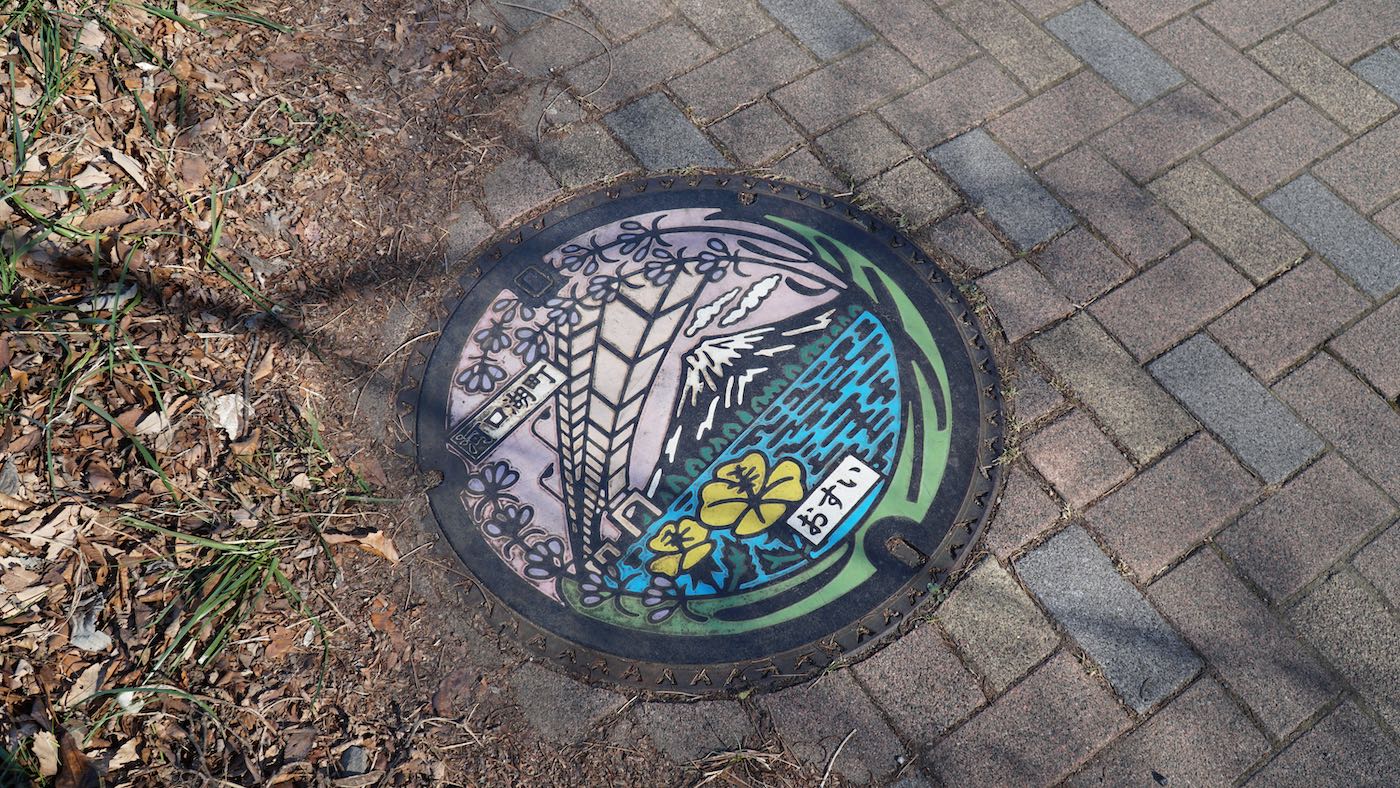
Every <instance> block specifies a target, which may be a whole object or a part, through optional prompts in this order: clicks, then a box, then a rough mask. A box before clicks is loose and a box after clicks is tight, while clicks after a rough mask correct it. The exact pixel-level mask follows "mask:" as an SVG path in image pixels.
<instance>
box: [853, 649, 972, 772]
mask: <svg viewBox="0 0 1400 788" xmlns="http://www.w3.org/2000/svg"><path fill="white" fill-rule="evenodd" d="M853 670H854V671H855V674H856V676H858V677H859V678H860V680H861V682H862V683H864V684H865V686H866V687H867V688H869V691H870V696H871V697H872V698H873V699H874V701H875V703H876V704H877V705H878V706H879V707H880V708H881V709H883V710H884V711H885V714H886V715H888V716H889V718H890V720H891V721H893V723H894V727H895V728H896V729H897V730H898V731H899V733H901V734H903V735H904V737H905V739H906V740H907V741H909V742H911V743H913V744H914V746H916V747H922V746H925V745H928V744H932V743H933V742H934V741H936V740H937V739H938V737H939V736H941V735H943V733H944V732H945V731H947V730H948V729H949V728H951V727H952V726H953V725H956V724H957V723H959V722H961V721H962V720H963V719H965V718H966V717H967V716H968V715H970V714H972V712H973V711H975V710H976V709H977V708H978V707H979V706H981V705H982V704H984V703H986V698H985V697H984V696H983V695H982V690H981V688H979V687H978V686H977V679H975V678H974V677H973V675H972V674H971V673H969V672H968V671H967V668H965V667H963V664H962V663H961V662H959V661H958V658H957V656H956V655H954V654H953V651H952V649H950V648H948V645H947V644H946V643H944V642H943V638H942V637H940V636H939V634H938V628H937V627H934V626H932V625H930V624H928V623H924V624H922V625H921V626H919V627H917V628H915V629H914V630H913V631H912V632H908V633H906V634H904V635H901V636H900V638H899V640H897V641H895V642H894V643H892V644H890V645H889V646H888V647H886V648H884V649H882V650H881V651H880V653H878V654H875V655H873V656H871V657H870V658H869V659H867V660H864V661H862V662H860V663H857V664H856V666H855V667H854V668H853Z"/></svg>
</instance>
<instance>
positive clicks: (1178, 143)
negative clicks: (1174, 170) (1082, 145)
mask: <svg viewBox="0 0 1400 788" xmlns="http://www.w3.org/2000/svg"><path fill="white" fill-rule="evenodd" d="M1232 125H1234V117H1233V116H1232V115H1231V114H1230V111H1229V110H1227V109H1225V107H1224V106H1222V105H1221V104H1220V103H1219V102H1217V101H1216V100H1215V99H1213V98H1211V97H1209V96H1207V95H1206V94H1205V93H1202V92H1201V90H1200V89H1199V88H1197V87H1195V86H1194V85H1187V86H1186V87H1184V88H1182V89H1181V90H1178V91H1176V92H1174V93H1172V94H1170V95H1168V96H1165V97H1163V98H1162V99H1161V100H1159V101H1156V102H1154V103H1152V104H1149V105H1148V106H1146V107H1144V108H1143V109H1141V110H1138V111H1137V113H1135V114H1133V115H1129V116H1128V117H1126V118H1124V119H1123V120H1121V121H1119V122H1118V123H1117V124H1116V125H1114V126H1113V127H1112V128H1110V129H1109V130H1108V131H1105V132H1103V133H1102V134H1100V135H1099V136H1098V137H1096V138H1095V144H1096V145H1098V146H1099V148H1100V149H1101V150H1102V151H1103V152H1104V154H1105V155H1107V156H1108V158H1110V159H1112V160H1113V162H1114V163H1115V164H1117V165H1118V166H1119V167H1121V168H1122V169H1123V171H1124V172H1126V173H1128V175H1131V176H1132V177H1133V178H1135V179H1136V180H1137V181H1139V182H1142V181H1145V180H1148V179H1150V178H1152V177H1153V176H1154V175H1156V174H1157V173H1159V172H1161V171H1162V170H1164V169H1166V168H1167V167H1170V166H1171V165H1172V164H1174V163H1176V162H1177V161H1180V160H1181V159H1183V158H1185V157H1186V156H1188V155H1190V153H1191V152H1192V151H1193V150H1195V149H1196V148H1199V147H1201V146H1203V145H1205V144H1206V143H1207V142H1210V141H1211V140H1212V139H1214V138H1216V137H1218V136H1219V135H1220V134H1221V133H1223V132H1224V131H1225V130H1227V129H1229V128H1230V126H1232Z"/></svg>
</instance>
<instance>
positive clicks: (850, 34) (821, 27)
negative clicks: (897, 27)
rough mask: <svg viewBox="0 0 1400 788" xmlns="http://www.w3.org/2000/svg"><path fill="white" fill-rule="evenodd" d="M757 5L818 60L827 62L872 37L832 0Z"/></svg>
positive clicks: (771, 1)
mask: <svg viewBox="0 0 1400 788" xmlns="http://www.w3.org/2000/svg"><path fill="white" fill-rule="evenodd" d="M758 1H759V2H760V3H762V4H763V7H764V8H767V9H768V13H770V14H772V15H773V17H774V18H775V19H777V20H778V22H779V24H781V25H783V26H784V27H786V28H787V29H788V30H790V31H792V34H793V35H795V36H797V40H799V41H801V42H802V43H803V44H805V45H806V46H807V48H808V49H810V50H812V52H813V53H814V54H815V55H816V56H817V57H819V58H821V59H822V60H831V59H833V58H835V57H837V56H838V55H840V54H842V53H843V52H848V51H850V50H851V49H854V48H855V47H858V46H860V45H861V44H864V43H865V42H867V41H869V40H871V39H873V38H874V37H875V34H874V33H871V32H870V30H869V28H867V27H866V26H865V25H864V24H862V23H861V21H860V20H859V19H857V18H856V16H855V15H854V14H852V13H851V12H850V11H847V10H846V7H845V6H843V5H841V4H840V3H838V2H837V1H836V0H758Z"/></svg>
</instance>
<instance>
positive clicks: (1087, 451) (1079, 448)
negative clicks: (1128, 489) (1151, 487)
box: [1025, 411, 1133, 509]
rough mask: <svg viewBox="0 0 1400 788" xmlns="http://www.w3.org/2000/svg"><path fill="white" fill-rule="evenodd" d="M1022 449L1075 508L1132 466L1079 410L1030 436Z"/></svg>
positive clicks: (1127, 473) (1114, 482)
mask: <svg viewBox="0 0 1400 788" xmlns="http://www.w3.org/2000/svg"><path fill="white" fill-rule="evenodd" d="M1025 452H1026V458H1027V459H1029V460H1030V462H1031V465H1034V466H1035V468H1036V470H1038V471H1040V475H1042V476H1044V477H1045V479H1046V480H1047V481H1049V482H1050V483H1051V484H1052V485H1054V487H1055V489H1056V490H1057V491H1058V492H1059V493H1060V496H1061V497H1062V498H1064V499H1065V501H1066V502H1067V503H1068V504H1069V505H1070V506H1072V507H1074V508H1075V509H1082V508H1084V506H1085V504H1087V503H1089V502H1090V501H1092V500H1094V499H1095V498H1098V497H1099V496H1100V495H1103V494H1104V493H1105V492H1108V491H1109V490H1110V489H1112V488H1113V487H1114V485H1117V484H1118V483H1119V482H1121V481H1123V480H1124V479H1127V478H1128V477H1129V476H1131V475H1132V473H1133V466H1131V465H1129V464H1128V461H1127V460H1125V459H1123V455H1121V454H1119V453H1118V450H1117V449H1115V448H1114V447H1113V443H1112V442H1111V441H1109V440H1108V438H1107V437H1105V436H1104V434H1103V432H1101V431H1100V430H1099V428H1098V427H1096V426H1094V422H1092V421H1090V420H1089V417H1088V416H1085V415H1084V414H1083V413H1082V412H1080V411H1074V412H1072V413H1070V414H1069V415H1068V416H1065V417H1064V418H1062V419H1060V420H1059V421H1057V422H1055V423H1054V424H1051V425H1050V426H1048V427H1046V428H1045V429H1043V430H1041V431H1040V432H1037V433H1036V434H1035V435H1032V436H1031V437H1030V439H1029V440H1027V441H1026V442H1025Z"/></svg>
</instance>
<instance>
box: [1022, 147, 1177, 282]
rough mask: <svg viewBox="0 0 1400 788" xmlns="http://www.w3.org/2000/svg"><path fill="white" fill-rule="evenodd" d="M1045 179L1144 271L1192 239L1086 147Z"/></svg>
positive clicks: (1050, 169)
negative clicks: (1147, 265)
mask: <svg viewBox="0 0 1400 788" xmlns="http://www.w3.org/2000/svg"><path fill="white" fill-rule="evenodd" d="M1041 177H1042V178H1044V179H1045V182H1046V184H1048V185H1049V186H1050V188H1051V189H1053V190H1054V191H1055V193H1056V194H1058V195H1059V196H1060V199H1062V200H1064V201H1065V202H1066V203H1069V205H1070V206H1071V207H1072V208H1074V210H1075V211H1077V212H1079V214H1080V215H1081V216H1083V217H1084V218H1085V219H1087V220H1088V221H1089V223H1090V224H1092V225H1093V226H1094V227H1095V228H1097V229H1098V230H1099V232H1101V233H1103V235H1104V237H1105V238H1107V239H1108V242H1109V243H1111V244H1113V246H1114V247H1115V248H1116V249H1117V250H1118V252H1120V253H1121V254H1123V255H1124V256H1125V257H1126V258H1127V259H1128V260H1129V261H1130V262H1132V263H1133V264H1134V265H1136V266H1137V267H1139V268H1141V267H1142V266H1144V265H1146V264H1148V263H1150V262H1152V261H1153V260H1156V259H1158V258H1160V257H1162V256H1163V255H1165V254H1166V253H1167V252H1169V251H1171V249H1172V248H1174V247H1176V246H1177V245H1179V244H1181V243H1184V242H1185V241H1186V239H1187V238H1189V237H1191V234H1190V232H1188V231H1187V229H1186V228H1185V227H1184V226H1182V224H1181V222H1178V221H1177V220H1176V219H1175V218H1173V217H1172V216H1171V214H1169V213H1167V211H1166V209H1164V208H1163V207H1162V206H1161V205H1159V204H1158V203H1157V201H1156V200H1155V199H1153V197H1152V195H1150V194H1148V193H1147V192H1145V191H1143V190H1142V189H1141V188H1139V187H1138V186H1137V185H1135V184H1134V183H1133V182H1132V181H1130V180H1128V179H1127V178H1125V177H1124V176H1123V174H1122V173H1120V172H1118V170H1116V169H1114V168H1113V165H1111V164H1109V163H1108V162H1107V161H1105V160H1104V158H1103V157H1102V156H1100V155H1099V154H1097V153H1095V152H1094V151H1093V150H1092V149H1090V148H1088V147H1087V146H1081V147H1079V148H1076V149H1074V150H1073V151H1071V152H1069V153H1067V154H1065V155H1064V156H1061V157H1060V158H1059V159H1056V160H1055V161H1054V162H1052V163H1051V164H1050V165H1048V166H1047V167H1045V168H1043V169H1042V170H1041Z"/></svg>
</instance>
